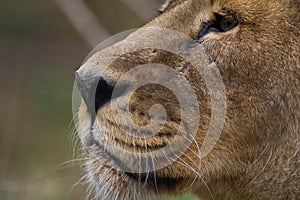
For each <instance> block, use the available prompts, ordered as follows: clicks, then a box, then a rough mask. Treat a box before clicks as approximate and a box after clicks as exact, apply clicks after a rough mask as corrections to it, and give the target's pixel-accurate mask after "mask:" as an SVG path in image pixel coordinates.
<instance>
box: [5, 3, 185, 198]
mask: <svg viewBox="0 0 300 200" xmlns="http://www.w3.org/2000/svg"><path fill="white" fill-rule="evenodd" d="M149 1H150V0H149ZM85 3H87V5H88V6H89V8H90V9H91V10H92V11H93V13H94V14H96V15H97V18H98V19H99V22H101V23H102V25H103V26H104V27H105V28H106V29H107V31H108V32H109V33H110V34H116V33H119V32H121V31H124V30H128V29H131V28H136V27H139V26H141V25H142V24H143V23H144V21H143V20H141V19H139V18H138V17H137V15H136V14H135V13H134V12H132V10H130V9H129V8H128V7H127V6H125V5H124V4H123V3H122V2H121V1H120V0H85ZM90 50H91V47H90V46H88V44H87V42H86V41H85V40H84V39H83V37H81V35H80V34H79V33H78V32H77V31H76V29H75V28H74V27H73V26H72V24H71V23H70V21H69V20H68V19H67V18H66V16H65V15H64V13H63V12H62V11H61V10H60V9H59V8H58V6H57V5H56V4H55V1H52V0H49V1H40V0H26V1H20V0H1V2H0V90H1V98H0V109H1V115H0V199H1V200H19V199H22V200H64V199H72V200H80V199H84V186H81V185H80V184H79V186H78V187H75V189H73V190H72V191H71V188H72V186H73V185H74V184H75V183H76V182H77V181H78V179H79V178H80V176H81V173H82V172H81V171H80V169H79V165H78V163H74V164H73V165H72V164H64V165H60V164H61V163H64V162H65V161H69V160H72V158H73V157H72V146H71V142H70V128H71V127H70V124H71V120H72V111H71V106H72V88H73V81H74V79H73V74H74V71H75V70H76V69H77V68H78V67H79V66H80V65H81V62H82V61H83V60H84V58H85V56H86V55H87V54H88V53H89V51H90ZM183 199H190V198H189V197H186V198H183Z"/></svg>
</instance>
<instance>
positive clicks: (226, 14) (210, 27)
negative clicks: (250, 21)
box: [198, 10, 239, 38]
mask: <svg viewBox="0 0 300 200" xmlns="http://www.w3.org/2000/svg"><path fill="white" fill-rule="evenodd" d="M238 24H239V21H238V19H237V17H236V15H235V14H234V13H233V12H232V11H229V10H223V11H222V12H221V13H215V19H214V20H212V21H209V22H206V23H204V24H203V26H202V28H201V30H200V32H199V34H198V38H201V37H203V36H205V35H206V34H207V33H209V32H219V33H224V32H227V31H230V30H232V29H233V28H234V27H236V26H237V25H238Z"/></svg>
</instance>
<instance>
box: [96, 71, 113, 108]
mask: <svg viewBox="0 0 300 200" xmlns="http://www.w3.org/2000/svg"><path fill="white" fill-rule="evenodd" d="M113 91H114V86H113V85H109V84H108V83H107V82H106V80H104V78H103V77H100V80H99V81H98V84H97V89H96V94H95V111H96V112H97V110H98V109H99V108H100V107H101V106H103V105H104V104H105V103H107V102H109V101H110V100H111V97H112V93H113Z"/></svg>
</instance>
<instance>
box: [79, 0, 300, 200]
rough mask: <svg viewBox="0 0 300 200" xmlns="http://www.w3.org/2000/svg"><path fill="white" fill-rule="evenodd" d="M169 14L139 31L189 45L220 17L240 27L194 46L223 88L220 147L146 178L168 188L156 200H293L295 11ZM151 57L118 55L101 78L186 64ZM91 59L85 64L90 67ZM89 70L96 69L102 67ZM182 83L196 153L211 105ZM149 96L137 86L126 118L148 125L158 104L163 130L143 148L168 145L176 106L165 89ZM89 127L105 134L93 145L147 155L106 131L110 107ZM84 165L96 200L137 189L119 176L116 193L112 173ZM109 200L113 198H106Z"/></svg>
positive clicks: (298, 53)
mask: <svg viewBox="0 0 300 200" xmlns="http://www.w3.org/2000/svg"><path fill="white" fill-rule="evenodd" d="M168 6H169V7H166V8H165V9H164V10H165V11H164V13H162V14H161V15H160V16H158V17H157V18H155V19H154V20H153V21H151V22H150V23H149V24H147V25H146V26H145V27H149V26H159V27H163V28H171V29H174V30H177V31H179V32H182V33H185V34H187V35H189V36H190V37H192V38H195V37H196V36H197V33H198V32H199V29H200V26H201V24H202V22H204V21H205V20H209V19H210V18H211V17H212V15H213V12H215V13H218V12H220V11H221V10H222V9H224V8H226V9H230V10H232V11H234V12H236V14H237V16H238V19H239V25H238V26H237V27H236V28H234V29H233V30H231V31H228V32H226V33H209V34H208V35H206V36H205V37H204V38H202V41H201V43H202V45H203V46H204V47H205V49H206V51H207V53H208V55H209V56H211V57H212V58H213V59H214V61H215V62H216V64H217V66H218V68H219V70H220V73H221V75H222V78H223V81H224V84H225V86H226V91H227V104H228V108H227V115H226V123H225V126H224V129H223V131H222V134H221V137H220V139H219V141H218V143H217V145H216V146H215V147H214V149H213V150H212V152H210V154H209V155H208V156H206V157H204V158H203V159H202V160H199V156H198V155H197V145H196V144H195V143H193V144H192V145H191V146H190V147H189V149H188V150H187V151H186V152H185V154H184V155H183V156H182V157H181V162H174V163H173V164H172V165H170V166H168V167H166V168H163V169H161V170H158V171H156V172H155V174H154V173H151V174H150V177H151V176H154V175H155V176H156V177H163V178H169V180H171V182H167V184H166V185H164V184H163V183H160V184H158V190H159V192H163V193H167V194H180V193H182V192H183V190H184V189H186V188H187V189H188V191H191V192H193V193H194V194H196V195H197V196H199V197H200V198H201V199H211V198H214V199H237V200H238V199H295V200H296V199H299V197H300V191H299V190H300V172H299V168H300V165H299V162H300V159H299V158H300V156H299V144H300V143H299V134H300V41H299V34H300V2H299V1H298V0H290V1H288V0H214V1H213V0H211V1H208V0H202V1H200V0H187V1H183V0H178V1H175V0H174V1H170V4H169V5H168ZM152 51H153V50H151V49H148V50H143V51H140V52H137V53H134V54H128V55H124V56H123V57H122V58H120V59H118V60H116V61H115V62H114V63H113V64H112V66H110V70H109V71H108V72H107V73H108V74H109V76H120V75H122V74H123V73H125V72H126V71H127V70H128V69H130V68H132V67H133V66H136V65H137V64H142V63H153V62H156V63H163V64H167V65H169V66H172V67H174V68H175V69H176V68H178V67H180V66H183V65H184V64H185V61H184V60H181V59H180V58H178V57H174V56H171V55H169V53H168V52H164V51H162V50H158V51H157V52H156V54H155V56H153V55H152V54H151V52H152ZM149 55H151V56H149ZM93 59H94V60H92V61H89V62H90V63H93V62H95V59H96V60H97V58H93ZM96 66H97V67H101V63H98V64H97V65H96ZM185 77H186V78H187V79H188V80H189V81H190V82H191V83H192V84H193V86H194V88H196V91H197V96H198V98H199V99H200V102H199V105H200V109H201V116H200V118H201V124H200V126H199V131H198V133H197V135H196V137H195V140H196V141H197V144H198V145H199V146H201V144H202V142H203V139H204V136H205V133H206V131H207V126H208V124H209V120H210V116H211V111H210V102H209V96H208V94H207V91H206V89H205V84H204V82H203V80H202V78H201V76H200V75H199V74H198V73H197V72H196V71H195V70H194V69H193V67H191V68H189V69H188V70H187V72H186V73H185ZM153 87H154V86H144V87H143V88H141V89H139V90H138V91H136V92H135V95H133V96H132V98H131V104H130V106H131V108H134V109H133V110H131V112H132V116H133V119H134V120H135V121H136V122H137V123H138V124H147V123H148V122H149V118H148V117H147V115H146V116H145V114H143V113H148V109H149V108H150V107H151V105H153V104H154V103H155V104H156V103H161V104H163V106H164V107H165V109H166V110H167V112H168V119H167V124H166V127H164V129H163V130H162V132H161V134H160V136H156V137H152V138H150V139H148V140H147V144H148V146H149V147H155V146H158V145H161V144H163V143H164V142H165V141H166V137H169V136H166V135H171V136H172V134H174V132H175V131H176V129H177V128H178V123H179V121H180V118H179V119H178V117H180V116H178V115H179V112H178V106H179V105H178V102H177V101H176V98H175V97H174V96H172V93H170V92H168V91H166V90H165V89H164V88H160V87H157V86H155V88H153ZM154 89H155V90H154ZM149 94H151V98H149ZM147 95H148V96H147ZM79 117H80V125H79V126H80V127H81V128H80V133H79V134H80V137H81V139H82V140H84V138H85V137H86V135H87V134H89V131H88V129H87V128H86V127H85V126H87V125H86V124H88V121H89V120H90V117H89V114H88V113H87V111H86V106H85V105H84V104H82V106H81V110H80V113H79ZM97 118H98V119H99V120H100V121H101V122H102V125H103V127H106V128H107V130H106V131H107V132H109V134H108V135H106V132H101V131H100V130H101V128H100V127H95V128H94V130H95V131H96V133H97V134H98V135H99V138H101V137H104V138H106V139H107V140H108V141H110V140H113V138H118V140H117V142H116V143H119V144H120V145H121V146H122V145H123V146H124V148H126V147H125V146H126V144H127V145H128V144H131V145H140V146H141V147H143V146H144V145H145V144H144V141H143V140H135V141H134V140H133V138H130V137H128V138H126V139H125V138H124V134H122V132H121V131H120V130H119V129H118V128H117V127H115V126H114V125H112V124H111V123H113V119H112V116H111V111H110V108H109V106H108V105H105V106H103V107H102V108H101V109H100V110H99V111H98V113H97ZM108 121H110V123H108ZM97 131H98V132H97ZM94 139H95V138H94ZM96 140H97V139H96ZM98 156H99V155H98ZM87 157H88V162H87V164H86V166H87V167H86V170H87V172H88V176H87V177H88V181H89V182H90V184H91V188H92V189H93V190H94V191H93V193H95V194H94V195H95V197H96V198H97V197H98V198H102V196H101V195H100V194H97V192H99V191H103V190H101V187H102V188H103V187H107V188H106V191H110V190H112V193H114V192H119V193H118V194H120V197H119V198H120V199H126V198H127V199H133V197H132V196H131V195H133V194H129V193H133V191H135V188H139V183H138V182H137V181H136V180H131V178H130V177H128V176H127V175H126V174H123V173H122V172H121V175H120V176H122V177H123V179H124V180H125V183H124V184H122V183H119V182H120V180H118V177H117V176H118V175H117V173H118V172H116V171H114V170H108V169H107V168H105V167H104V166H103V164H102V163H101V162H98V161H97V160H98V159H99V158H97V159H95V155H91V154H89V153H87ZM100 160H101V158H100ZM182 163H186V164H188V165H189V166H190V167H192V168H193V169H195V170H196V171H199V172H200V174H201V177H200V178H199V177H198V178H197V177H196V174H195V172H194V171H192V170H191V169H190V168H188V167H186V166H183V165H182ZM121 182H122V181H121ZM141 184H142V185H143V183H141ZM140 190H142V192H141V193H140V194H139V195H141V196H137V199H139V198H140V199H143V198H144V197H142V194H150V193H151V194H152V193H153V194H155V193H156V188H155V187H153V186H152V185H151V184H148V185H147V184H146V187H144V188H142V189H140ZM122 191H123V193H122ZM128 191H131V192H128ZM184 192H186V191H184ZM136 194H137V193H136ZM122 195H123V196H122ZM107 198H112V196H110V195H107Z"/></svg>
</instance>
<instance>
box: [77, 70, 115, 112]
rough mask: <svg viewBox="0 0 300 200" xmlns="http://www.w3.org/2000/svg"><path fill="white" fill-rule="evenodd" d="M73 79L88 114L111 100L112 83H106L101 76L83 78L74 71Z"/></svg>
mask: <svg viewBox="0 0 300 200" xmlns="http://www.w3.org/2000/svg"><path fill="white" fill-rule="evenodd" d="M75 79H76V82H77V86H78V89H79V91H80V93H81V96H82V98H83V100H84V102H85V104H86V105H87V108H88V111H89V112H90V114H92V115H95V114H96V113H97V111H98V109H99V108H100V107H101V106H103V105H104V104H105V103H107V102H109V101H110V100H111V97H112V93H113V90H114V85H111V84H108V83H107V81H106V80H105V79H104V78H103V77H101V76H91V77H88V78H86V79H84V78H82V77H80V75H79V73H78V72H76V73H75Z"/></svg>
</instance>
